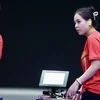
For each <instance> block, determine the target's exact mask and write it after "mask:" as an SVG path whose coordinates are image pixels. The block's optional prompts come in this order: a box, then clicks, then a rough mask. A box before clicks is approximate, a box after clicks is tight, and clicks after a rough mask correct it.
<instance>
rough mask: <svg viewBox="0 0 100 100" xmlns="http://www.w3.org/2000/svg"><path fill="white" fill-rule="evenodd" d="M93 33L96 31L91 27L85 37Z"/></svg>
mask: <svg viewBox="0 0 100 100" xmlns="http://www.w3.org/2000/svg"><path fill="white" fill-rule="evenodd" d="M93 31H96V29H95V28H94V27H92V28H91V29H90V30H89V31H88V33H87V34H86V37H88V36H89V35H90V34H91V33H92V32H93Z"/></svg>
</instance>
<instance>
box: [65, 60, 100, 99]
mask: <svg viewBox="0 0 100 100" xmlns="http://www.w3.org/2000/svg"><path fill="white" fill-rule="evenodd" d="M99 69H100V60H93V61H91V66H90V67H89V68H88V69H87V70H86V72H85V73H84V74H83V75H81V76H80V77H79V78H77V80H78V82H77V80H75V81H74V83H73V84H72V85H71V86H70V88H69V89H68V91H67V94H66V98H69V97H73V96H74V95H75V94H76V92H77V90H78V89H79V83H80V84H82V83H84V82H85V81H87V80H88V79H89V78H91V77H92V76H93V75H94V74H95V73H96V72H97V71H98V70H99Z"/></svg>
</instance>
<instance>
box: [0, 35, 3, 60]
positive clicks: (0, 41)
mask: <svg viewBox="0 0 100 100" xmlns="http://www.w3.org/2000/svg"><path fill="white" fill-rule="evenodd" d="M2 49H3V39H2V36H1V35H0V59H1V58H2Z"/></svg>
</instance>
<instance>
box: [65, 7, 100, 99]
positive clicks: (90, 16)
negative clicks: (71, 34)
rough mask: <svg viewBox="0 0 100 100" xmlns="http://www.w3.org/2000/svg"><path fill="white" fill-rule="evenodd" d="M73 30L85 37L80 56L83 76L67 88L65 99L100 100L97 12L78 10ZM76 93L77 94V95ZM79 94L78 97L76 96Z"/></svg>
mask: <svg viewBox="0 0 100 100" xmlns="http://www.w3.org/2000/svg"><path fill="white" fill-rule="evenodd" d="M74 23H75V29H76V31H77V32H78V34H79V35H84V36H86V37H87V40H86V42H85V46H84V50H83V53H82V56H81V65H82V68H83V74H82V75H81V76H80V77H79V78H76V80H75V81H74V83H73V84H72V85H71V86H70V87H69V89H68V91H67V93H66V98H71V97H74V99H75V100H78V99H80V97H79V95H80V94H82V98H81V100H99V99H100V33H99V31H98V30H97V26H98V11H96V9H95V8H94V7H93V6H91V7H83V8H80V9H78V10H77V11H76V12H75V14H74ZM77 92H78V93H77ZM78 94H79V95H78Z"/></svg>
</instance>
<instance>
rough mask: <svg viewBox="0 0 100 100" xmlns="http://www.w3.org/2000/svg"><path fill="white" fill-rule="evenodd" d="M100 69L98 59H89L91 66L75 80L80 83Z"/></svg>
mask: <svg viewBox="0 0 100 100" xmlns="http://www.w3.org/2000/svg"><path fill="white" fill-rule="evenodd" d="M99 69H100V60H93V61H91V66H90V67H89V68H88V69H87V70H86V72H85V73H84V74H83V75H82V76H80V77H79V78H78V79H77V80H78V81H79V82H80V83H81V84H82V83H84V82H85V81H87V80H88V79H89V78H91V77H92V76H93V75H94V74H95V73H96V72H97V71H98V70H99Z"/></svg>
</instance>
